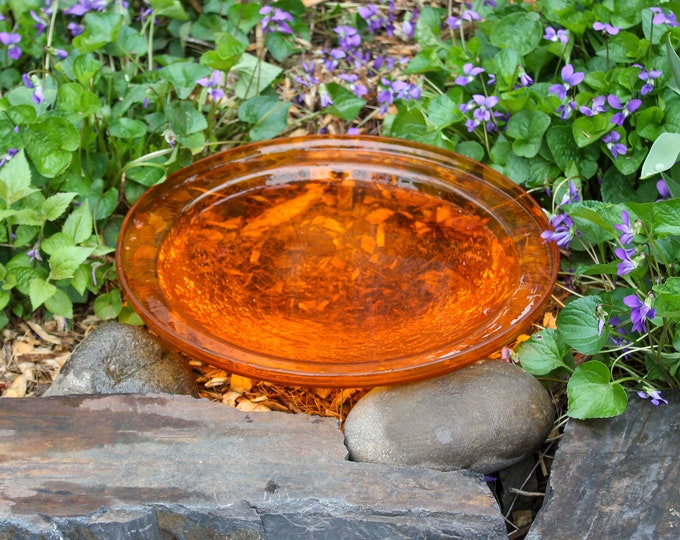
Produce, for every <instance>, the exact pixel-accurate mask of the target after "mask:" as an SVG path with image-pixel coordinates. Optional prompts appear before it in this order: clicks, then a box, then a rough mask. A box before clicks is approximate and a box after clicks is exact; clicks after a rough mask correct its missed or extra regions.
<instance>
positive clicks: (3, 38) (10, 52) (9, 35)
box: [0, 32, 21, 60]
mask: <svg viewBox="0 0 680 540" xmlns="http://www.w3.org/2000/svg"><path fill="white" fill-rule="evenodd" d="M20 41H21V35H20V34H16V33H14V32H0V43H2V44H3V45H4V46H5V47H7V56H9V57H10V58H11V59H12V60H19V58H21V47H18V46H17V43H19V42H20Z"/></svg>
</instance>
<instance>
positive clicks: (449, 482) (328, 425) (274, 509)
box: [0, 394, 507, 540]
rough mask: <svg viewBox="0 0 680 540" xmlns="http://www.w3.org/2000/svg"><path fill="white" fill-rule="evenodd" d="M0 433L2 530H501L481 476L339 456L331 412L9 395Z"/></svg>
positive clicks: (174, 534) (0, 408)
mask: <svg viewBox="0 0 680 540" xmlns="http://www.w3.org/2000/svg"><path fill="white" fill-rule="evenodd" d="M0 435H1V437H0V493H1V494H2V495H1V496H0V538H32V537H35V538H47V539H52V538H55V539H56V538H62V537H63V538H69V539H79V538H83V539H84V538H107V539H109V538H121V539H122V538H141V539H147V538H148V539H153V540H156V539H159V540H160V539H162V540H167V539H173V538H178V539H192V540H193V539H197V540H198V539H201V540H203V539H210V538H233V539H237V538H240V539H251V538H265V539H276V540H286V539H289V538H290V539H293V538H294V539H296V540H297V539H304V538H314V539H319V538H329V539H330V538H333V539H335V538H343V539H344V538H349V539H351V538H366V539H373V538H375V539H378V538H380V539H382V538H459V539H488V538H491V539H501V538H503V539H505V538H507V535H506V532H505V526H504V523H503V520H502V517H501V515H500V512H499V510H498V506H497V504H496V502H495V500H494V499H493V497H492V496H491V493H490V492H489V490H488V488H487V487H486V485H485V483H484V481H483V478H482V477H481V475H478V474H472V473H464V472H440V471H434V470H428V469H421V468H409V467H395V466H390V465H381V464H371V463H353V462H350V461H347V460H346V456H347V450H346V448H345V446H344V444H343V435H342V432H341V431H340V430H339V429H338V426H337V422H336V421H335V420H332V419H329V418H319V417H313V416H308V415H290V414H284V413H275V412H270V413H261V414H256V413H250V414H246V413H243V412H241V411H238V410H236V409H233V408H231V407H228V406H225V405H221V404H215V403H212V402H209V401H207V400H196V399H192V398H190V397H186V396H174V395H169V394H163V395H145V396H142V395H108V396H96V397H95V396H68V397H53V398H40V399H36V398H25V399H11V400H10V399H4V400H0Z"/></svg>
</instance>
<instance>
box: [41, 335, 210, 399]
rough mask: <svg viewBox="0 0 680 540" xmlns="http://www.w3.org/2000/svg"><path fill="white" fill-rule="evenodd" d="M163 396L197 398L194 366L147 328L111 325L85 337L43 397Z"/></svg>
mask: <svg viewBox="0 0 680 540" xmlns="http://www.w3.org/2000/svg"><path fill="white" fill-rule="evenodd" d="M159 392H162V393H167V394H190V395H194V396H196V395H197V391H196V379H195V376H194V374H193V372H192V370H191V368H190V367H189V366H188V364H187V363H186V361H184V359H183V358H182V357H181V356H180V355H179V354H177V353H175V352H173V351H171V350H170V349H168V348H167V347H166V346H165V345H163V344H162V343H161V341H160V340H159V339H158V338H156V337H155V336H153V335H151V334H150V333H149V332H148V331H147V330H146V329H144V328H143V327H139V326H130V325H125V324H119V323H116V322H109V323H105V324H103V325H101V326H100V327H99V328H96V329H95V330H93V331H92V332H90V333H89V334H88V335H87V336H85V338H84V339H83V341H82V342H80V344H79V345H78V346H77V347H76V348H75V349H74V351H73V353H72V354H71V356H70V358H69V359H68V360H67V361H66V363H65V364H64V366H63V367H62V368H61V371H60V372H59V374H58V375H57V377H56V378H55V380H54V382H53V383H52V386H51V387H50V388H48V389H47V391H46V392H45V393H44V394H43V395H44V396H65V395H71V394H129V393H138V394H149V393H159Z"/></svg>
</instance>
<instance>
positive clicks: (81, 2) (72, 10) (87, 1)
mask: <svg viewBox="0 0 680 540" xmlns="http://www.w3.org/2000/svg"><path fill="white" fill-rule="evenodd" d="M108 3H109V2H108V0H78V2H76V3H75V4H73V5H72V6H71V7H68V8H66V9H65V10H64V13H65V14H66V15H75V16H76V17H81V16H83V15H85V14H86V13H89V12H90V11H104V9H105V8H106V5H107V4H108Z"/></svg>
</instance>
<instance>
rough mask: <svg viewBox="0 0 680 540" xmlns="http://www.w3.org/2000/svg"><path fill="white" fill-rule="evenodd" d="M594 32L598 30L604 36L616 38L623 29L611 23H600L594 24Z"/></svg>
mask: <svg viewBox="0 0 680 540" xmlns="http://www.w3.org/2000/svg"><path fill="white" fill-rule="evenodd" d="M593 30H597V31H598V32H600V31H601V32H602V33H603V34H609V35H610V36H615V35H616V34H618V33H619V32H620V31H621V29H620V28H619V27H617V26H612V25H611V24H609V23H603V22H600V21H596V22H595V23H593Z"/></svg>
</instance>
